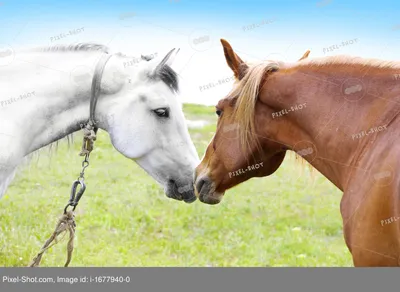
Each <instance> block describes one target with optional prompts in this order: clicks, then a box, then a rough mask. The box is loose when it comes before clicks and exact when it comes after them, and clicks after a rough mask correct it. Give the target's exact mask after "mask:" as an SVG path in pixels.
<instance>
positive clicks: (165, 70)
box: [151, 65, 179, 92]
mask: <svg viewBox="0 0 400 292" xmlns="http://www.w3.org/2000/svg"><path fill="white" fill-rule="evenodd" d="M151 78H153V79H155V78H156V79H161V80H162V81H163V82H164V83H165V84H166V85H167V86H168V87H169V88H171V89H172V91H174V92H177V91H179V83H178V74H177V73H176V72H175V71H174V70H173V69H172V68H171V67H170V66H168V65H164V66H163V67H162V68H161V70H158V71H157V73H156V75H155V76H152V77H151Z"/></svg>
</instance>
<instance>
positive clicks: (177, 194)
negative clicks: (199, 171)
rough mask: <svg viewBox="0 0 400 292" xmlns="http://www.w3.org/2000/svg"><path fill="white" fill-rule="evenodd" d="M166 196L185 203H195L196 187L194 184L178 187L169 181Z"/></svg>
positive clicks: (165, 189)
mask: <svg viewBox="0 0 400 292" xmlns="http://www.w3.org/2000/svg"><path fill="white" fill-rule="evenodd" d="M164 191H165V195H166V196H167V197H168V198H171V199H174V200H177V201H184V202H185V203H188V204H190V203H193V202H194V201H196V199H197V197H196V195H195V193H194V187H193V185H192V184H188V185H186V186H178V185H177V184H176V182H174V181H169V182H168V183H167V185H166V187H165V188H164Z"/></svg>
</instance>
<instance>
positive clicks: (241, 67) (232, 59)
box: [221, 39, 248, 80]
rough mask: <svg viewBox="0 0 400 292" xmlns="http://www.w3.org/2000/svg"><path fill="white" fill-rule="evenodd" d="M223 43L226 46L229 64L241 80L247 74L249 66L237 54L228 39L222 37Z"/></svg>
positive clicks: (226, 57) (225, 51) (226, 56)
mask: <svg viewBox="0 0 400 292" xmlns="http://www.w3.org/2000/svg"><path fill="white" fill-rule="evenodd" d="M221 43H222V47H223V48H224V54H225V59H226V62H227V63H228V66H229V67H230V68H231V69H232V71H233V73H234V74H235V77H236V79H238V80H241V79H242V78H243V77H244V75H245V74H246V71H247V69H248V66H247V65H246V63H245V62H244V61H243V60H242V59H240V57H239V56H238V55H236V53H235V52H234V51H233V49H232V47H231V45H230V44H229V43H228V42H227V41H226V40H224V39H221Z"/></svg>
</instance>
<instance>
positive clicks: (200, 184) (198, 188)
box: [196, 178, 206, 194]
mask: <svg viewBox="0 0 400 292" xmlns="http://www.w3.org/2000/svg"><path fill="white" fill-rule="evenodd" d="M205 183H206V180H205V179H204V178H201V179H200V180H199V181H198V182H197V183H196V189H197V191H198V192H199V194H201V193H202V192H201V189H202V187H203V186H204V184H205Z"/></svg>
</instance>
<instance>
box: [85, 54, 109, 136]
mask: <svg viewBox="0 0 400 292" xmlns="http://www.w3.org/2000/svg"><path fill="white" fill-rule="evenodd" d="M111 56H112V55H109V54H105V55H103V56H101V58H100V60H99V62H98V63H97V65H96V68H95V70H94V75H93V80H92V92H91V96H90V112H89V121H88V123H87V124H90V125H91V126H92V127H93V128H94V131H95V132H97V129H98V128H97V127H96V121H95V119H94V117H95V111H96V105H97V100H98V98H99V95H100V85H101V79H102V77H103V72H104V68H105V67H106V64H107V62H108V60H110V58H111Z"/></svg>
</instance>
